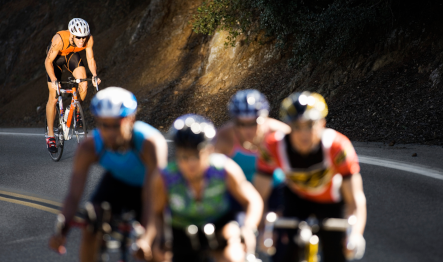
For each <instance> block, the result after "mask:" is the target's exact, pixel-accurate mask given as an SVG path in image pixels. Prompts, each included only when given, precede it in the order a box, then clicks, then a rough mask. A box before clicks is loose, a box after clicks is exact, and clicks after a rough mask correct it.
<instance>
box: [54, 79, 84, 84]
mask: <svg viewBox="0 0 443 262" xmlns="http://www.w3.org/2000/svg"><path fill="white" fill-rule="evenodd" d="M86 81H92V78H83V79H68V81H58V82H59V83H60V84H79V83H81V82H86Z"/></svg>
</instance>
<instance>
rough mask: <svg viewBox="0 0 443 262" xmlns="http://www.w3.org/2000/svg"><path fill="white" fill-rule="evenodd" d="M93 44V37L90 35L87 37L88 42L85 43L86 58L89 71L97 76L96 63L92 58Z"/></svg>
mask: <svg viewBox="0 0 443 262" xmlns="http://www.w3.org/2000/svg"><path fill="white" fill-rule="evenodd" d="M93 46H94V38H93V37H92V35H91V36H90V37H89V40H88V44H87V45H86V59H87V60H88V67H89V71H91V73H92V75H93V76H97V64H96V63H95V59H94V51H93V50H92V47H93Z"/></svg>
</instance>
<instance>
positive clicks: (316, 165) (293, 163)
mask: <svg viewBox="0 0 443 262" xmlns="http://www.w3.org/2000/svg"><path fill="white" fill-rule="evenodd" d="M289 136H290V135H284V134H283V133H281V132H274V133H271V134H269V135H268V136H267V137H266V139H265V145H266V148H267V151H268V152H269V155H266V156H264V155H261V156H260V157H259V160H258V170H259V172H261V173H264V174H272V172H273V171H274V170H275V169H276V168H278V167H280V168H281V169H282V170H283V171H284V173H285V175H286V183H287V185H288V187H289V188H291V190H292V191H294V192H295V193H296V194H297V195H299V196H300V197H303V198H305V199H308V200H311V201H314V202H319V203H338V202H340V201H341V193H340V187H341V184H342V181H343V179H344V178H345V179H346V178H348V177H350V176H351V175H352V174H356V173H359V172H360V165H359V163H358V158H357V154H356V152H355V150H354V147H353V146H352V144H351V142H350V141H349V139H348V138H347V137H346V136H344V135H343V134H341V133H339V132H337V131H335V130H333V129H325V130H324V132H323V134H322V137H321V142H320V145H319V147H318V148H317V149H315V150H314V151H313V152H312V153H310V154H309V155H307V156H305V155H300V154H299V153H298V152H296V150H295V149H294V148H293V147H292V145H291V142H290V139H289Z"/></svg>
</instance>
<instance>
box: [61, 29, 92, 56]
mask: <svg viewBox="0 0 443 262" xmlns="http://www.w3.org/2000/svg"><path fill="white" fill-rule="evenodd" d="M57 34H58V35H59V36H60V38H61V39H62V42H63V48H62V50H60V51H59V52H58V55H61V56H67V55H69V54H70V53H76V52H80V51H82V50H84V49H85V48H86V47H87V46H88V41H86V42H85V45H84V46H83V47H76V46H73V45H71V42H70V41H69V37H70V35H71V33H70V32H69V30H63V31H58V32H57ZM87 40H89V37H88V38H87Z"/></svg>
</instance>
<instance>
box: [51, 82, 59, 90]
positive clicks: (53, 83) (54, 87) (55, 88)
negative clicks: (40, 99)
mask: <svg viewBox="0 0 443 262" xmlns="http://www.w3.org/2000/svg"><path fill="white" fill-rule="evenodd" d="M51 83H52V88H53V89H54V90H57V86H59V87H60V82H59V81H57V79H56V80H54V81H52V82H51Z"/></svg>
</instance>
